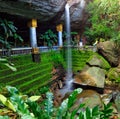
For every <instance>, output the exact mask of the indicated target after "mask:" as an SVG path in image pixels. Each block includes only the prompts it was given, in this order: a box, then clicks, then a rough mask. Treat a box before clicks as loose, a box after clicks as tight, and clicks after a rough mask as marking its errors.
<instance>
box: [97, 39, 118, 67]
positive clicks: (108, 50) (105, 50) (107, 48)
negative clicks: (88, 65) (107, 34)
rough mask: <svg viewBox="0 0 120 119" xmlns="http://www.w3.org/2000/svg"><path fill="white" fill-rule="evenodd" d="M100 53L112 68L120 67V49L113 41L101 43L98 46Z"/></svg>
mask: <svg viewBox="0 0 120 119" xmlns="http://www.w3.org/2000/svg"><path fill="white" fill-rule="evenodd" d="M97 49H98V53H99V54H101V55H102V56H103V57H104V58H105V59H106V60H107V61H108V62H109V63H110V65H111V66H113V67H114V66H118V65H119V63H120V53H119V51H120V48H119V47H118V46H117V45H116V44H115V43H114V42H112V41H105V42H100V43H99V44H98V45H97Z"/></svg>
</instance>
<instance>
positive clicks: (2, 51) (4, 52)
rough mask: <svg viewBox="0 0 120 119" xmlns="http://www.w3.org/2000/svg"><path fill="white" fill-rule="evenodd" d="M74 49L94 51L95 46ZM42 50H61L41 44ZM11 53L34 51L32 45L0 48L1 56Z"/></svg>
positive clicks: (75, 47) (40, 49)
mask: <svg viewBox="0 0 120 119" xmlns="http://www.w3.org/2000/svg"><path fill="white" fill-rule="evenodd" d="M71 47H72V48H73V49H78V50H92V51H94V48H95V47H93V46H83V47H78V46H71ZM38 48H39V51H40V52H48V51H50V50H59V49H60V48H59V46H53V47H52V48H49V47H47V46H41V47H38ZM9 53H10V55H18V54H31V53H32V47H21V48H12V49H10V50H7V49H0V56H7V55H8V54H9Z"/></svg>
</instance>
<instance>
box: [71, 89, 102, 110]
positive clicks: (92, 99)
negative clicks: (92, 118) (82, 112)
mask: <svg viewBox="0 0 120 119" xmlns="http://www.w3.org/2000/svg"><path fill="white" fill-rule="evenodd" d="M80 104H85V107H89V108H93V107H95V106H97V105H98V106H100V107H101V106H102V100H101V96H100V94H99V93H97V92H96V91H93V90H83V91H82V93H80V94H78V96H77V99H76V102H75V103H74V105H73V107H72V108H71V111H72V110H74V109H77V108H78V107H79V105H80Z"/></svg>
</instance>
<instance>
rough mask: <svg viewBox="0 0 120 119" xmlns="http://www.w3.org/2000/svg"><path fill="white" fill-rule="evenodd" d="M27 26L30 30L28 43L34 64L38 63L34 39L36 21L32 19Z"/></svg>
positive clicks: (38, 54)
mask: <svg viewBox="0 0 120 119" xmlns="http://www.w3.org/2000/svg"><path fill="white" fill-rule="evenodd" d="M28 26H29V29H30V43H31V47H32V60H33V61H34V62H39V61H40V53H39V48H38V47H37V37H36V27H37V20H36V19H32V20H31V21H29V22H28Z"/></svg>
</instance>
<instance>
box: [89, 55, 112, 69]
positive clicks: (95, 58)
mask: <svg viewBox="0 0 120 119" xmlns="http://www.w3.org/2000/svg"><path fill="white" fill-rule="evenodd" d="M87 63H88V64H89V65H90V66H97V67H100V68H102V69H106V70H108V69H110V68H111V66H110V64H109V63H108V61H107V60H105V59H104V58H103V57H102V56H100V55H99V54H97V53H96V54H94V55H92V56H91V57H90V58H89V59H88V61H87Z"/></svg>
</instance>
